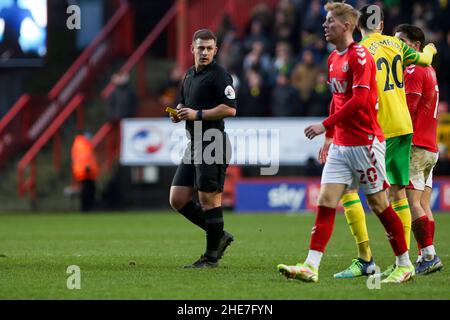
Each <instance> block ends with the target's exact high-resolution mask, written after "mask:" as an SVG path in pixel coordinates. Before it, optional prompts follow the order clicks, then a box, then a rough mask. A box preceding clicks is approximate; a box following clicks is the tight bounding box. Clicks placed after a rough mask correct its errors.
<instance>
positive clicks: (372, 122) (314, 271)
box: [277, 3, 414, 283]
mask: <svg viewBox="0 0 450 320" xmlns="http://www.w3.org/2000/svg"><path fill="white" fill-rule="evenodd" d="M325 9H326V11H327V12H328V13H327V17H326V20H325V22H324V24H323V27H324V30H325V37H326V40H327V41H328V42H331V43H332V44H334V45H335V46H336V50H335V51H334V52H333V53H331V55H330V57H329V59H328V71H329V77H328V79H329V82H330V84H331V88H332V92H333V98H332V101H331V106H330V116H329V117H328V118H327V119H326V120H325V121H323V122H322V123H318V124H313V125H311V126H309V127H307V128H306V129H305V135H306V137H308V138H309V139H313V138H314V137H316V136H318V135H320V134H322V133H325V132H326V141H325V144H324V146H326V145H328V143H329V142H330V140H329V139H332V140H333V143H332V144H331V146H330V148H329V151H327V150H324V148H322V149H321V151H320V152H321V153H324V152H327V153H328V155H327V161H326V163H325V167H324V169H323V172H322V181H321V188H320V194H319V199H318V212H317V217H316V222H315V225H314V227H313V231H312V235H311V242H310V246H309V252H308V257H307V258H306V260H305V262H304V263H298V264H297V265H295V266H289V265H285V264H280V265H278V267H277V268H278V270H279V272H281V273H282V274H284V275H285V276H286V277H288V278H294V279H298V280H302V281H307V282H317V281H318V269H319V265H320V261H321V258H322V255H323V252H324V251H325V247H326V245H327V243H328V241H329V239H330V237H331V234H332V232H333V226H334V217H335V215H336V207H337V205H338V203H339V200H340V199H341V197H342V195H343V194H344V192H345V191H346V190H347V188H353V189H354V188H357V187H358V184H359V185H360V186H361V187H362V188H363V189H364V192H365V194H366V195H367V200H368V202H369V205H370V207H371V209H372V210H373V211H374V212H375V214H376V215H377V217H378V218H379V219H380V221H381V223H382V224H383V226H384V228H385V230H386V233H387V234H388V238H389V242H390V244H391V246H392V249H393V251H394V253H395V256H396V269H395V270H394V272H392V273H391V275H390V276H389V277H388V278H386V279H384V280H383V281H382V282H383V283H401V282H405V281H407V280H409V279H410V278H411V276H413V275H414V266H413V265H412V263H411V262H410V260H409V254H408V249H407V246H406V241H405V237H404V231H403V225H402V222H401V221H400V218H399V217H398V216H397V214H396V213H395V211H394V209H393V208H392V206H391V205H390V204H389V201H388V199H387V195H386V192H385V189H386V188H387V187H389V184H388V182H387V175H386V169H385V158H384V157H385V151H386V144H385V142H384V136H383V133H382V131H381V128H380V126H379V124H378V120H377V111H376V103H377V86H376V79H375V73H376V67H375V62H374V60H373V58H372V55H371V54H370V53H369V52H368V50H367V49H366V48H364V47H363V46H361V45H359V44H357V43H355V42H354V41H353V36H352V34H353V30H354V29H355V26H356V22H357V18H358V13H357V11H356V10H355V9H354V8H353V7H352V6H350V5H348V4H344V3H327V4H326V5H325ZM356 177H357V179H355V178H356Z"/></svg>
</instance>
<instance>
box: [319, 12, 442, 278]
mask: <svg viewBox="0 0 450 320" xmlns="http://www.w3.org/2000/svg"><path fill="white" fill-rule="evenodd" d="M383 26H384V22H383V12H382V10H381V9H380V7H378V6H376V5H368V6H365V7H363V8H362V9H361V10H360V17H359V21H358V27H359V29H360V31H361V34H362V36H363V39H362V40H361V42H360V44H362V45H363V46H364V47H366V48H367V49H368V50H369V52H370V54H372V56H373V58H374V60H375V64H376V67H377V72H376V79H377V88H378V90H377V91H378V121H379V123H380V126H381V129H382V130H383V133H384V135H385V138H386V170H387V175H388V180H389V183H390V184H391V187H390V189H389V198H390V201H391V204H392V207H393V208H394V210H395V211H396V213H397V214H398V215H399V217H400V219H401V221H402V223H403V227H404V231H405V237H406V243H407V245H408V249H409V245H410V234H411V212H410V209H409V205H408V200H407V197H406V192H405V187H406V186H407V185H408V184H409V158H410V151H411V142H412V133H413V125H412V121H411V116H410V114H409V110H408V106H407V103H406V94H405V85H404V81H403V68H405V67H406V66H408V65H410V64H419V65H424V66H427V65H430V64H431V62H432V58H433V55H434V54H436V48H435V47H434V45H433V44H429V45H427V46H426V47H425V48H424V49H423V52H422V53H419V52H416V51H414V50H413V49H411V48H410V47H408V46H407V45H406V44H405V43H404V42H403V41H401V40H399V39H398V38H395V37H391V36H385V35H382V33H381V32H382V31H383ZM363 55H364V54H363V53H362V52H361V56H360V58H361V60H363V59H364V58H365V57H364V56H363ZM323 148H327V143H325V145H324V147H323ZM321 160H322V161H323V160H324V159H321ZM360 174H361V175H366V174H367V173H364V172H361V173H360ZM357 178H358V179H360V180H361V181H363V179H364V177H363V176H361V177H357ZM341 200H342V204H343V206H344V209H345V217H346V219H347V223H348V225H349V226H350V229H351V231H352V234H353V236H354V238H355V241H356V244H357V246H358V258H357V259H353V261H352V263H351V265H350V267H348V268H347V269H345V270H344V271H342V272H339V273H336V274H335V275H334V277H335V278H354V277H359V276H362V275H369V274H372V273H374V272H375V263H374V261H373V257H372V253H371V250H370V247H369V236H368V233H367V227H366V221H365V214H364V210H363V207H362V205H361V201H360V199H359V196H358V193H357V190H348V191H347V193H346V194H345V195H344V196H343V197H342V199H341ZM394 268H395V264H394V265H392V266H389V267H388V268H387V270H385V271H384V272H383V274H382V276H388V275H390V274H391V273H392V272H393V271H394Z"/></svg>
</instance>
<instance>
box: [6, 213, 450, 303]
mask: <svg viewBox="0 0 450 320" xmlns="http://www.w3.org/2000/svg"><path fill="white" fill-rule="evenodd" d="M313 222H314V216H313V215H312V214H301V215H300V214H298V215H275V214H270V215H267V214H265V215H263V214H248V215H237V214H226V216H225V225H226V229H227V230H229V231H230V232H231V233H233V234H234V236H235V241H234V242H233V243H232V245H231V247H229V248H228V250H227V252H226V254H225V256H224V258H223V259H222V260H221V264H220V268H217V269H208V270H186V269H183V268H181V266H183V265H184V264H187V263H191V262H193V261H194V260H196V259H197V258H198V257H199V256H200V254H201V253H202V252H203V249H204V234H203V233H202V231H201V230H200V229H198V228H197V227H195V226H193V225H191V224H190V223H189V222H188V221H186V220H185V219H184V218H182V217H181V216H179V215H178V214H175V213H170V214H169V213H148V214H142V213H128V214H127V213H123V214H118V213H108V214H106V213H105V214H92V215H79V214H61V215H56V214H52V215H47V214H36V215H0V254H1V257H0V283H1V284H0V299H170V300H172V299H182V300H190V299H227V300H228V299H449V298H450V276H449V275H450V274H449V272H448V271H447V270H446V269H444V271H443V272H438V273H435V274H432V275H429V276H422V277H415V279H414V281H410V282H408V283H405V284H401V285H382V287H381V289H379V290H369V289H368V288H367V286H366V280H367V278H365V277H362V278H357V279H334V278H333V273H335V272H337V271H341V270H342V269H344V268H346V267H347V266H348V265H349V263H350V262H351V259H352V258H354V257H355V254H356V249H355V246H354V243H353V238H352V236H351V234H350V232H349V230H348V226H347V224H346V222H345V219H344V217H343V215H342V214H338V216H337V217H336V223H335V229H334V233H333V236H332V238H331V241H330V243H329V245H328V248H327V251H326V253H325V255H324V258H323V259H322V266H321V269H320V274H319V282H318V283H317V284H310V283H302V282H298V281H294V280H286V279H285V278H284V277H282V276H280V275H279V274H278V273H277V271H276V265H277V264H278V263H287V264H294V263H296V262H298V261H299V260H303V259H304V258H305V257H306V254H307V249H308V244H309V235H310V231H311V227H312V225H313ZM367 224H368V228H369V234H370V236H371V246H372V251H373V253H374V255H375V261H376V263H377V264H379V265H380V266H381V267H382V268H384V267H386V266H387V265H389V264H390V263H392V262H393V261H394V259H393V254H392V253H391V249H390V247H389V244H388V241H387V239H386V237H385V235H384V231H383V229H382V227H381V224H380V223H379V222H378V221H377V219H376V217H375V216H374V215H368V216H367ZM448 230H450V215H448V214H436V239H435V246H436V248H437V250H438V253H439V255H440V257H441V259H442V261H443V263H444V265H445V266H446V267H447V266H449V265H450V256H449V247H450V235H449V232H448ZM412 247H413V248H414V249H413V250H411V256H412V259H414V260H415V258H416V256H417V254H416V249H415V241H414V239H412ZM130 261H135V262H136V265H134V266H133V265H130V264H129V262H130ZM69 265H78V266H79V267H80V268H81V289H80V290H69V289H67V287H66V281H67V277H69V274H66V269H67V267H68V266H69Z"/></svg>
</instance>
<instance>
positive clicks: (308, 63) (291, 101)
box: [160, 0, 450, 117]
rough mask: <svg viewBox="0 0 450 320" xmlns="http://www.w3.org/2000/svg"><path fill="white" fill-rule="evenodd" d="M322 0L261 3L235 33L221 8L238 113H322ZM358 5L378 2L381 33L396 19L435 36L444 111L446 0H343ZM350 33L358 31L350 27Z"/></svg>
mask: <svg viewBox="0 0 450 320" xmlns="http://www.w3.org/2000/svg"><path fill="white" fill-rule="evenodd" d="M325 2H326V1H321V0H280V1H279V3H278V5H277V6H276V10H275V11H273V10H272V9H271V8H270V7H269V6H267V5H265V4H260V5H257V6H255V7H254V8H253V10H252V11H251V13H250V17H249V21H248V24H247V26H246V28H245V32H244V34H243V35H242V36H239V33H238V32H237V30H236V28H235V26H234V25H233V22H232V18H231V17H229V16H228V15H224V16H223V18H222V21H221V24H220V26H219V28H218V29H217V30H214V31H216V33H217V35H218V44H219V52H218V56H217V60H218V62H219V63H220V64H221V65H223V66H224V67H225V68H226V69H227V70H228V71H229V72H230V73H231V74H232V76H233V79H234V84H235V87H236V89H237V93H238V95H237V97H238V116H242V117H247V116H258V117H259V116H262V117H264V116H275V117H278V116H280V117H288V116H300V117H302V116H326V115H327V114H328V104H329V101H330V99H331V94H330V90H329V88H328V85H327V70H326V63H327V58H328V55H329V53H330V52H331V51H332V50H333V49H334V48H333V46H332V45H329V44H327V43H326V41H325V38H324V32H323V27H322V23H323V22H324V20H325V16H326V12H325V10H324V8H323V5H324V3H325ZM346 2H347V3H349V4H351V5H353V6H355V7H356V8H360V7H362V6H364V5H365V4H372V3H375V4H377V5H379V6H381V7H382V8H383V10H384V13H385V30H384V34H387V35H392V33H393V29H394V27H395V26H397V25H399V24H401V23H411V24H414V25H416V26H419V27H421V28H422V29H423V30H424V31H425V34H426V41H427V42H433V43H435V45H436V47H437V49H438V55H437V56H436V57H435V60H434V62H433V66H434V67H435V68H436V71H437V75H438V79H439V86H440V100H441V106H440V111H441V112H447V111H448V102H449V84H450V31H449V30H450V21H449V19H448V17H449V16H450V14H449V5H448V2H447V1H438V0H434V1H426V2H424V1H400V0H391V1H346ZM354 37H355V40H357V41H358V40H360V39H361V36H360V34H359V32H358V31H355V35H354ZM182 76H183V74H182V73H181V71H180V70H179V69H178V68H177V67H175V68H174V69H173V70H172V71H171V74H170V77H169V79H168V80H167V82H165V83H163V84H161V88H160V92H161V94H162V95H164V92H165V90H167V89H168V88H170V87H173V88H176V87H177V86H178V85H179V83H180V81H181V79H182Z"/></svg>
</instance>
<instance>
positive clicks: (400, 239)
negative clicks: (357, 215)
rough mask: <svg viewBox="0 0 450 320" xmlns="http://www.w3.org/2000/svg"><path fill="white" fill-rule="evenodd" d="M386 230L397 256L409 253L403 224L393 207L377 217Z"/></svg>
mask: <svg viewBox="0 0 450 320" xmlns="http://www.w3.org/2000/svg"><path fill="white" fill-rule="evenodd" d="M377 217H378V219H380V221H381V223H382V224H383V226H384V230H386V233H387V236H388V239H389V242H390V243H391V247H392V249H393V250H394V253H395V256H400V255H402V254H404V253H405V252H406V251H408V247H407V246H406V240H405V232H404V230H403V224H402V221H401V220H400V218H399V217H398V215H397V213H395V211H394V209H392V206H389V207H387V208H386V210H384V211H383V212H382V213H381V214H379V215H377Z"/></svg>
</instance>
